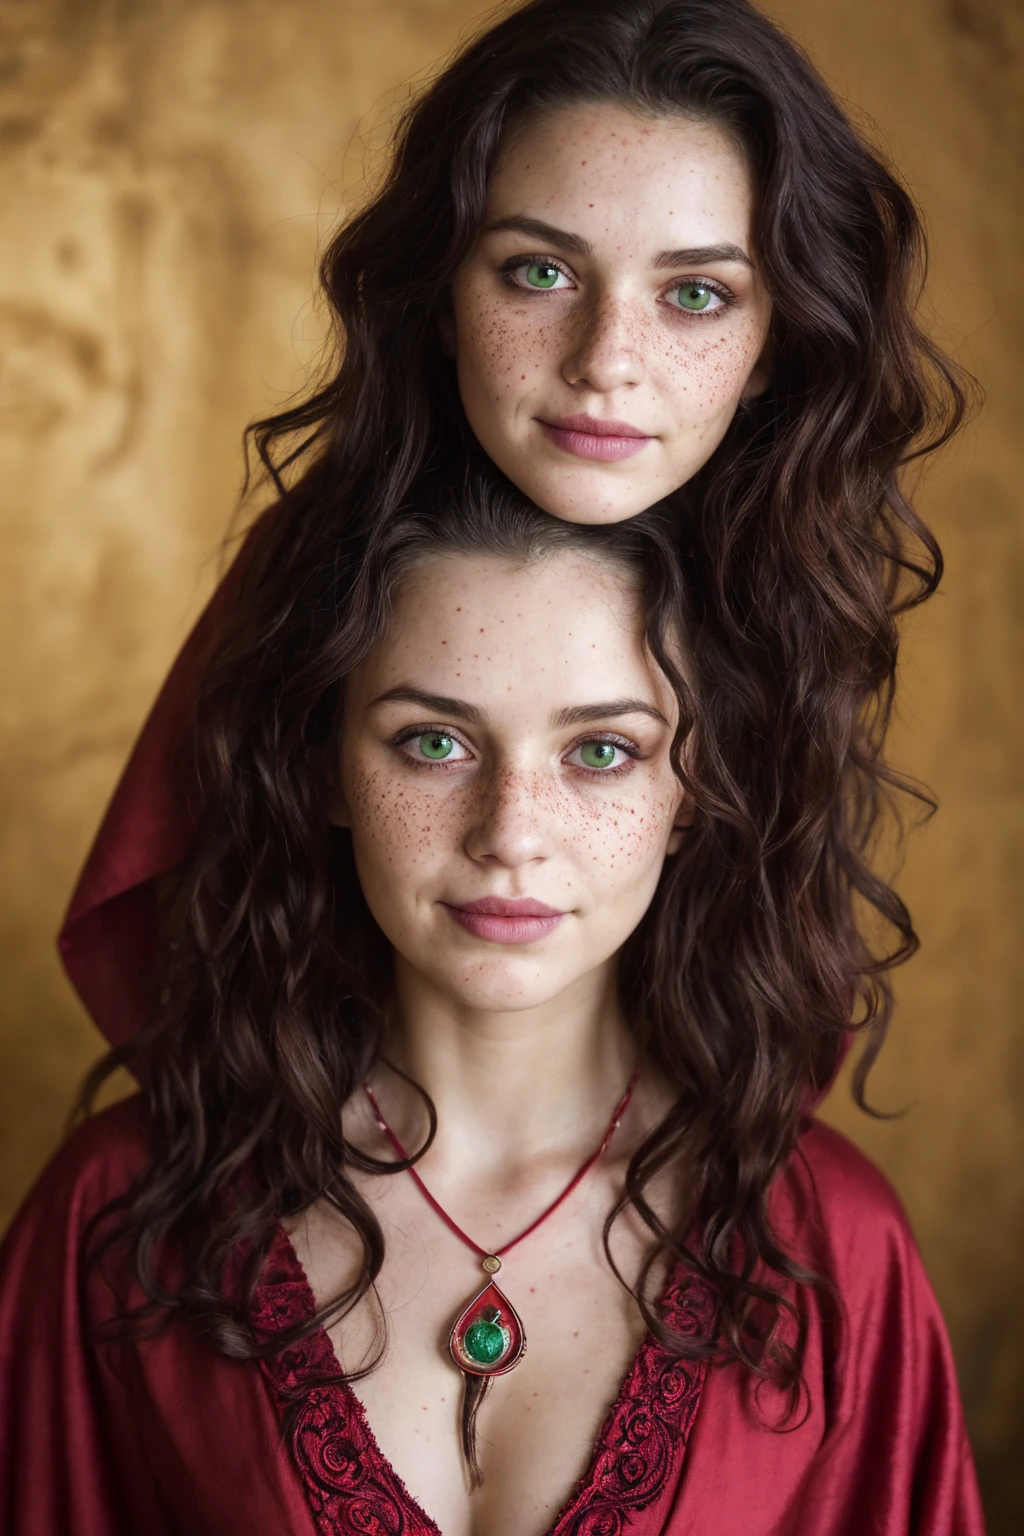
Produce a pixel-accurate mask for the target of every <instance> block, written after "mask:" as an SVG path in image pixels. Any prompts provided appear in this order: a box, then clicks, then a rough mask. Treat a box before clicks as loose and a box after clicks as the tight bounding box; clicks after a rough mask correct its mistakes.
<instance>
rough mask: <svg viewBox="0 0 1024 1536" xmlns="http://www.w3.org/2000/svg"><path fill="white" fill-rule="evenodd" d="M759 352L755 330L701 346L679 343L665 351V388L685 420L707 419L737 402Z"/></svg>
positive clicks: (721, 338) (662, 375)
mask: <svg viewBox="0 0 1024 1536" xmlns="http://www.w3.org/2000/svg"><path fill="white" fill-rule="evenodd" d="M758 353H759V348H758V345H757V336H756V333H754V332H753V331H752V330H749V331H748V330H744V331H742V332H739V333H732V334H730V335H727V336H722V337H720V338H716V339H715V340H713V341H711V342H701V343H700V344H699V345H692V344H690V345H684V344H682V343H679V344H677V345H675V346H672V347H670V348H669V349H668V350H667V351H663V352H662V354H661V367H660V369H659V373H660V376H661V388H662V389H663V391H664V392H666V393H667V394H669V395H671V396H673V397H674V398H675V400H676V401H677V405H678V408H679V414H680V417H681V418H682V419H683V420H691V421H703V420H706V419H707V418H709V417H713V416H715V415H716V414H717V413H718V412H719V411H721V410H722V409H724V408H725V407H727V406H732V405H734V404H735V402H736V400H737V398H738V397H739V396H740V394H741V393H742V391H743V386H744V385H745V384H746V382H747V379H748V378H749V377H750V372H751V370H752V368H753V367H754V364H755V363H756V362H757V358H758Z"/></svg>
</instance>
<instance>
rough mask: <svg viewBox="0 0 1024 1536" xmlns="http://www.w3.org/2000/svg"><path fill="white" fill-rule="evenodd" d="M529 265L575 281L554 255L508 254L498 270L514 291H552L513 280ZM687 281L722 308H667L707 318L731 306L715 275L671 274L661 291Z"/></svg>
mask: <svg viewBox="0 0 1024 1536" xmlns="http://www.w3.org/2000/svg"><path fill="white" fill-rule="evenodd" d="M531 266H539V267H554V268H555V270H556V271H557V272H561V274H562V276H563V277H567V278H568V279H569V281H570V282H574V281H575V278H574V277H573V274H572V273H571V272H570V271H569V270H568V268H567V267H565V266H564V265H563V264H562V262H560V261H559V260H558V259H557V258H556V257H554V256H538V255H532V256H510V257H509V259H508V260H507V261H503V262H502V264H501V266H500V267H499V268H498V271H499V273H500V274H501V276H502V277H503V278H504V279H505V282H506V283H507V284H508V286H509V287H510V288H514V289H515V290H516V292H517V293H532V294H536V295H537V296H538V297H542V296H543V294H544V293H545V292H548V293H551V292H553V291H554V290H553V289H546V290H545V289H543V288H527V287H526V286H525V285H524V284H522V283H517V282H515V281H514V279H513V274H514V273H516V272H518V271H520V270H521V269H522V268H523V267H531ZM687 283H692V284H699V285H700V286H701V287H702V288H710V290H711V292H712V293H713V294H715V295H716V296H717V297H718V298H720V299H721V301H722V305H723V309H711V310H708V311H707V312H706V313H704V314H702V313H700V312H699V311H695V310H685V309H682V308H679V307H678V306H677V305H674V304H672V305H669V308H670V309H678V313H679V314H681V315H685V317H686V318H687V319H688V320H709V319H710V318H711V316H712V315H720V314H722V313H723V310H724V308H727V307H728V308H731V307H732V306H733V305H734V304H735V303H736V295H735V294H734V293H733V291H732V289H731V288H727V287H726V286H725V284H724V283H720V282H719V281H718V280H717V278H713V277H701V276H699V275H698V274H696V273H693V272H690V273H687V274H686V275H685V276H684V277H678V278H673V279H672V281H671V283H669V284H668V286H667V287H666V288H665V289H663V290H662V292H663V294H666V293H671V292H672V291H673V289H675V288H682V287H684V286H685V285H686V284H687Z"/></svg>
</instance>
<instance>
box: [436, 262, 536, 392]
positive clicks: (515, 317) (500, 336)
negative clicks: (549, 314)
mask: <svg viewBox="0 0 1024 1536" xmlns="http://www.w3.org/2000/svg"><path fill="white" fill-rule="evenodd" d="M539 318H540V317H539V316H538V315H537V314H535V313H533V312H531V310H530V309H528V308H526V307H525V306H522V305H518V304H514V303H509V301H508V300H507V299H503V298H501V297H498V296H495V295H493V294H492V295H487V296H485V295H483V294H482V293H480V292H479V291H477V290H476V289H475V288H473V287H472V286H467V288H466V289H465V290H464V291H463V292H461V293H460V294H459V295H458V297H457V300H456V303H455V338H456V339H455V362H456V367H457V369H458V373H459V378H460V380H461V381H462V382H463V385H464V386H465V385H468V384H473V385H475V386H477V387H478V388H479V387H483V388H484V389H485V390H486V392H487V395H488V397H489V398H491V399H493V400H495V401H498V400H502V399H504V398H506V397H509V396H513V397H514V396H516V395H518V394H521V393H522V392H523V390H524V389H528V388H529V386H530V384H531V383H532V382H533V381H534V380H535V379H536V378H537V377H538V376H539V375H540V374H541V373H542V372H544V371H546V370H547V368H548V367H549V366H550V363H551V360H552V357H553V356H554V355H555V354H556V353H557V338H556V335H555V331H556V328H555V327H554V326H551V325H543V324H540V323H538V322H539Z"/></svg>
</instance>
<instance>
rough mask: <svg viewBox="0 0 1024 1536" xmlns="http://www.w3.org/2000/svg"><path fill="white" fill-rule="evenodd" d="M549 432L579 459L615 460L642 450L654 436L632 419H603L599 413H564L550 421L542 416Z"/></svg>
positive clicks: (539, 418)
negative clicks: (594, 414) (631, 420)
mask: <svg viewBox="0 0 1024 1536" xmlns="http://www.w3.org/2000/svg"><path fill="white" fill-rule="evenodd" d="M537 421H538V423H539V424H540V427H541V429H542V431H543V432H544V434H545V436H546V437H547V438H548V439H549V440H550V441H551V442H553V443H554V444H555V445H556V447H558V448H561V449H562V450H563V452H565V453H571V454H572V455H573V457H574V458H577V459H598V460H602V461H604V462H606V463H613V462H615V461H616V460H618V459H631V458H632V457H633V456H634V454H637V453H641V452H642V451H643V449H644V448H645V447H646V446H647V444H648V443H649V442H651V441H652V436H651V434H650V433H649V432H641V431H640V429H639V427H634V426H632V425H631V424H630V423H629V422H628V421H611V420H601V418H599V417H597V416H562V417H560V418H558V419H556V420H553V421H546V420H544V418H543V417H540V416H538V417H537Z"/></svg>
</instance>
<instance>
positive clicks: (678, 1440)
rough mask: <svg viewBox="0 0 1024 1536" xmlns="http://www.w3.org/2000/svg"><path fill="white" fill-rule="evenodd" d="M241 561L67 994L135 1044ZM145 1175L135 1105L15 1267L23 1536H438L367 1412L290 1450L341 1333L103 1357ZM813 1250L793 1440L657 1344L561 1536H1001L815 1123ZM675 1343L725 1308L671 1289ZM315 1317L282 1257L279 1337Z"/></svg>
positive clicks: (88, 897)
mask: <svg viewBox="0 0 1024 1536" xmlns="http://www.w3.org/2000/svg"><path fill="white" fill-rule="evenodd" d="M240 564H241V562H239V563H237V564H236V567H235V569H234V571H233V572H232V573H231V574H230V575H229V576H228V578H227V580H226V581H225V583H224V584H222V587H221V589H220V591H219V592H218V594H217V596H216V597H215V599H214V602H213V604H211V607H210V609H208V610H207V613H206V614H205V615H204V617H203V619H202V620H201V621H200V624H199V626H198V628H197V631H196V632H195V633H194V634H193V637H192V639H191V640H190V642H189V644H188V645H187V646H186V648H185V650H184V651H183V653H182V655H181V657H179V660H178V662H177V663H176V665H175V668H174V670H173V671H172V673H171V675H170V678H169V679H168V682H167V684H166V685H165V687H164V691H163V693H162V694H161V697H160V699H159V700H158V701H157V704H156V706H155V708H154V711H153V713H152V715H151V716H150V719H149V720H148V721H147V723H146V726H145V729H144V731H143V734H142V737H141V738H140V741H139V743H138V745H137V747H136V750H135V752H134V754H133V757H132V759H131V762H130V763H129V765H128V768H127V770H126V773H125V775H124V778H123V779H122V781H121V784H120V785H119V787H118V789H117V792H116V794H115V796H114V800H113V802H112V804H111V807H110V809H109V811H108V813H107V817H106V819H105V821H104V824H103V826H102V828H101V830H100V833H99V836H98V837H97V840H96V843H95V845H94V847H93V850H92V852H91V854H90V856H89V859H88V861H87V864H86V867H85V870H84V871H83V874H82V877H81V880H80V881H79V885H78V888H77V890H76V891H75V894H74V896H73V898H72V902H71V907H70V909H69V912H68V917H67V919H66V922H65V926H64V929H63V932H62V934H61V940H60V943H61V952H62V955H63V957H64V961H65V964H66V966H67V969H68V972H69V975H70V976H71V979H72V981H73V982H74V984H75V986H76V987H77V988H78V990H79V992H80V994H81V995H82V997H83V999H84V1001H85V1003H86V1005H87V1006H88V1007H89V1009H90V1011H91V1012H92V1014H93V1016H94V1017H95V1018H96V1020H97V1022H98V1023H99V1025H100V1027H101V1028H102V1029H103V1030H104V1032H105V1033H106V1034H107V1036H108V1038H110V1039H112V1040H115V1041H117V1040H123V1039H126V1038H128V1037H129V1036H130V1035H131V1034H132V1033H133V1032H134V1031H135V1030H137V1029H138V1028H139V1026H140V1024H141V1022H142V1021H143V1019H144V1018H145V1017H146V1016H147V1014H148V1013H149V1010H150V1008H151V1007H152V1005H153V1001H154V983H153V978H154V974H155V965H154V957H155V942H156V940H155V934H156V901H155V881H156V879H157V878H158V877H159V876H160V875H161V874H163V873H164V872H166V871H167V870H169V869H171V868H173V866H174V865H175V864H176V863H178V862H179V861H180V860H181V859H182V858H183V857H184V855H185V854H186V852H187V851H188V848H189V845H190V842H191V839H192V836H193V828H194V821H193V811H194V808H195V795H194V785H193V783H192V781H191V778H190V771H189V762H190V754H189V753H188V751H187V748H186V750H182V746H183V743H184V742H186V741H187V729H186V727H187V722H188V718H189V711H190V701H191V699H192V697H193V692H194V680H195V675H196V670H197V666H198V663H199V660H200V658H201V655H202V652H203V649H204V647H205V645H206V643H207V641H208V640H209V637H210V635H211V633H212V632H213V631H214V630H215V628H216V624H217V620H218V614H219V613H220V612H223V611H225V610H226V609H227V608H228V607H229V605H230V602H231V600H232V595H233V589H234V586H235V583H236V582H237V572H238V570H239V565H240ZM145 1159H146V1128H145V1124H144V1122H143V1118H142V1112H141V1109H140V1107H139V1101H137V1100H132V1101H129V1102H127V1103H125V1104H122V1105H119V1106H118V1107H117V1108H115V1109H113V1110H111V1111H108V1112H107V1113H105V1114H103V1115H100V1116H99V1117H97V1118H96V1119H94V1120H92V1121H91V1122H89V1123H88V1124H87V1125H85V1126H84V1127H83V1128H82V1129H81V1130H79V1131H78V1132H77V1133H76V1134H75V1135H74V1136H73V1137H72V1138H71V1140H70V1141H69V1142H68V1143H67V1144H66V1145H65V1147H64V1148H63V1149H62V1150H61V1151H60V1152H59V1153H58V1155H57V1157H56V1158H55V1159H54V1160H53V1162H52V1163H51V1164H50V1166H49V1167H48V1168H47V1170H46V1171H45V1172H44V1174H43V1175H42V1178H41V1179H40V1181H39V1183H38V1184H37V1186H36V1188H35V1190H34V1191H33V1192H32V1194H31V1195H30V1196H29V1198H28V1200H27V1201H26V1203H25V1205H24V1206H23V1208H22V1210H21V1212H20V1214H19V1215H18V1217H17V1219H16V1220H15V1223H14V1226H13V1227H12V1229H11V1231H10V1233H9V1234H8V1237H7V1239H6V1240H5V1242H4V1244H3V1247H2V1249H0V1536H172V1533H174V1536H327V1533H331V1536H349V1533H352V1536H355V1533H362V1536H426V1533H428V1532H429V1533H431V1536H437V1533H436V1527H435V1526H434V1525H433V1523H432V1522H431V1521H430V1519H429V1515H428V1514H426V1513H424V1512H423V1511H422V1510H421V1509H419V1508H418V1506H417V1505H416V1504H415V1502H414V1501H413V1500H412V1499H411V1497H410V1496H409V1495H408V1494H407V1493H406V1491H405V1490H404V1488H403V1486H402V1484H401V1482H400V1480H399V1479H398V1477H397V1476H396V1474H395V1473H394V1471H393V1470H392V1469H391V1468H390V1466H389V1465H388V1464H387V1462H386V1461H385V1460H384V1458H383V1457H382V1456H381V1454H380V1452H379V1450H378V1449H377V1446H376V1442H375V1441H374V1438H373V1435H372V1431H371V1429H370V1427H369V1425H368V1424H367V1422H366V1420H365V1417H364V1415H363V1413H362V1410H361V1407H360V1405H359V1403H358V1400H357V1398H356V1397H355V1395H354V1394H353V1392H352V1391H351V1390H350V1389H348V1388H345V1387H335V1386H330V1387H324V1386H318V1387H314V1388H313V1389H312V1390H311V1391H310V1392H309V1394H308V1396H307V1397H306V1399H305V1404H304V1407H303V1409H302V1412H301V1414H300V1416H299V1419H298V1422H297V1426H296V1431H295V1434H294V1436H293V1437H292V1439H291V1441H290V1442H289V1443H288V1444H286V1443H284V1441H283V1439H282V1434H281V1429H280V1422H279V1413H280V1409H281V1405H282V1403H283V1402H284V1401H285V1398H286V1397H287V1396H288V1395H289V1394H290V1393H293V1392H294V1390H295V1389H296V1388H301V1386H302V1384H303V1380H304V1378H308V1377H309V1376H310V1374H311V1373H312V1374H317V1373H320V1374H322V1372H323V1370H324V1368H325V1367H326V1368H330V1367H331V1366H332V1365H333V1353H332V1350H331V1346H330V1343H329V1341H328V1339H327V1337H326V1335H324V1334H323V1333H322V1332H320V1333H318V1334H316V1335H313V1336H312V1337H311V1338H310V1339H309V1340H308V1341H306V1342H305V1343H304V1344H303V1345H302V1346H300V1347H296V1348H293V1349H291V1350H289V1351H287V1352H286V1353H285V1354H283V1355H280V1356H278V1357H276V1358H275V1359H274V1360H273V1361H271V1362H269V1363H268V1364H266V1365H264V1366H262V1367H261V1366H260V1365H257V1364H254V1363H251V1362H250V1363H237V1362H232V1361H229V1360H227V1359H226V1358H225V1357H224V1356H223V1355H220V1354H219V1353H217V1351H216V1350H215V1349H214V1348H213V1347H212V1346H211V1345H209V1344H207V1343H205V1342H204V1341H203V1340H202V1339H201V1338H200V1337H199V1336H198V1334H196V1333H195V1332H194V1331H192V1330H191V1329H190V1328H189V1327H188V1326H187V1325H184V1324H180V1323H177V1324H173V1325H171V1326H169V1327H168V1328H167V1329H166V1330H165V1331H164V1332H163V1333H161V1334H159V1335H158V1336H157V1337H156V1338H154V1339H151V1340H148V1341H143V1342H139V1343H135V1344H130V1345H113V1344H110V1343H104V1342H99V1341H98V1340H97V1339H96V1336H95V1332H96V1325H97V1324H98V1323H100V1322H102V1321H103V1320H104V1318H106V1317H108V1316H109V1315H110V1313H111V1309H112V1299H111V1293H110V1291H109V1290H108V1288H107V1287H106V1285H105V1283H104V1282H103V1280H102V1279H101V1278H100V1276H99V1275H97V1274H96V1273H91V1274H89V1275H87V1276H86V1277H85V1278H84V1279H83V1278H82V1275H81V1270H80V1263H79V1260H80V1248H81V1238H82V1232H83V1228H84V1226H85V1224H86V1222H87V1221H88V1219H89V1217H90V1216H91V1215H92V1214H93V1213H94V1212H95V1211H96V1210H98V1209H99V1208H100V1207H101V1206H102V1205H103V1204H104V1203H105V1202H106V1201H107V1200H109V1199H111V1198H112V1197H114V1196H115V1195H117V1194H119V1193H121V1192H122V1191H123V1190H124V1189H125V1187H126V1186H127V1184H128V1183H129V1182H130V1180H131V1178H132V1176H133V1173H134V1172H135V1171H137V1170H138V1168H139V1167H140V1166H141V1165H142V1164H143V1163H144V1161H145ZM772 1198H773V1219H774V1221H775V1224H776V1227H777V1230H778V1231H779V1233H780V1235H781V1236H782V1237H783V1239H784V1240H788V1243H789V1246H790V1249H791V1251H793V1252H794V1254H795V1255H796V1256H797V1257H800V1258H802V1259H803V1260H804V1261H805V1262H806V1263H808V1264H809V1265H810V1266H811V1267H812V1268H814V1269H815V1270H816V1271H817V1272H819V1273H823V1274H825V1275H827V1276H829V1277H830V1278H831V1279H832V1281H833V1283H834V1286H835V1294H832V1295H830V1294H829V1293H828V1292H827V1291H825V1290H822V1291H818V1292H810V1293H805V1294H804V1305H805V1306H806V1307H807V1309H808V1316H809V1332H808V1342H807V1349H806V1355H805V1365H804V1371H805V1381H806V1403H805V1405H804V1406H805V1410H806V1411H805V1412H804V1413H803V1416H802V1417H801V1418H800V1419H799V1420H798V1422H797V1423H796V1426H795V1427H790V1428H788V1429H786V1430H785V1432H781V1433H780V1432H778V1430H776V1429H775V1428H773V1427H772V1426H773V1424H774V1423H776V1422H777V1421H778V1414H779V1405H778V1403H775V1402H773V1400H772V1394H771V1393H770V1392H766V1391H762V1392H761V1394H760V1395H759V1397H758V1399H757V1400H756V1401H755V1399H754V1396H753V1393H752V1390H751V1386H750V1383H749V1381H748V1380H747V1379H746V1378H745V1376H744V1374H743V1372H742V1371H741V1370H740V1369H739V1368H738V1367H736V1366H734V1365H726V1366H719V1365H716V1366H712V1367H710V1368H708V1369H704V1368H703V1367H694V1366H683V1365H681V1364H680V1363H679V1362H678V1361H675V1360H673V1359H670V1358H669V1357H668V1356H666V1355H665V1354H664V1353H663V1352H662V1351H661V1350H660V1349H659V1347H658V1346H657V1345H656V1344H655V1342H654V1341H653V1340H650V1339H649V1340H648V1341H647V1342H646V1343H645V1344H644V1345H643V1346H642V1348H641V1350H640V1352H639V1354H638V1355H637V1357H636V1360H635V1362H634V1364H633V1367H632V1368H631V1370H630V1372H629V1374H628V1375H627V1377H626V1380H625V1382H624V1383H623V1387H622V1391H621V1393H620V1395H619V1398H618V1400H617V1401H616V1403H615V1404H614V1405H612V1406H611V1407H610V1412H609V1417H608V1420H607V1422H606V1425H605V1428H604V1431H603V1433H602V1435H601V1437H600V1440H599V1442H598V1444H597V1446H596V1447H595V1450H594V1456H593V1459H592V1462H591V1466H590V1468H589V1471H588V1472H587V1474H586V1475H585V1476H584V1478H583V1479H582V1481H581V1483H580V1485H579V1486H578V1488H577V1490H576V1492H575V1493H574V1494H573V1496H572V1498H571V1500H570V1502H569V1503H568V1504H567V1505H566V1507H565V1509H564V1510H563V1511H562V1513H561V1515H560V1516H559V1518H558V1521H557V1523H556V1524H555V1526H554V1527H553V1536H554V1533H557V1536H619V1533H620V1532H622V1533H623V1536H627V1533H629V1536H656V1533H657V1536H789V1533H792V1536H909V1533H914V1536H983V1523H982V1516H981V1512H980V1507H979V1504H978V1496H977V1489H976V1485H975V1480H974V1470H973V1466H972V1462H971V1456H970V1450H969V1447H968V1444H967V1440H966V1436H965V1432H964V1426H963V1418H962V1413H961V1409H960V1402H959V1396H958V1392H957V1386H956V1377H955V1372H954V1368H953V1363H952V1359H951V1356H950V1351H949V1345H948V1341H947V1339H946V1334H945V1330H944V1327H943V1324H942V1319H941V1317H940V1315H939V1312H938V1308H937V1306H936V1303H935V1299H934V1296H933V1294H932V1292H931V1289H930V1287H929V1284H928V1281H927V1279H926V1277H925V1275H924V1272H923V1269H922V1266H921V1261H920V1258H919V1256H918V1253H917V1250H916V1248H915V1246H914V1242H913V1238H912V1236H911V1234H910V1232H909V1230H908V1227H907V1223H906V1219H905V1217H904V1215H903V1212H902V1210H901V1208H900V1206H899V1203H898V1201H897V1199H896V1197H895V1196H894V1194H893V1193H892V1191H891V1189H890V1188H889V1186H888V1185H887V1184H886V1182H885V1180H884V1179H883V1178H882V1177H881V1175H880V1174H879V1173H878V1172H877V1171H876V1170H875V1169H874V1168H873V1167H872V1165H871V1164H870V1163H868V1162H867V1161H866V1160H865V1159H864V1158H863V1157H862V1156H861V1155H860V1154H859V1153H858V1152H857V1151H855V1150H854V1148H853V1147H852V1146H851V1145H850V1144H849V1143H848V1142H846V1141H845V1140H844V1139H843V1138H842V1137H840V1136H838V1135H837V1134H836V1133H835V1132H833V1131H831V1130H828V1129H827V1128H826V1127H824V1126H822V1125H819V1124H814V1123H809V1126H808V1129H807V1130H806V1132H805V1134H804V1136H803V1137H802V1140H801V1143H800V1147H799V1149H798V1152H797V1153H795V1154H794V1156H793V1157H792V1158H791V1160H790V1162H789V1164H788V1166H787V1168H786V1169H785V1170H784V1171H783V1173H782V1174H781V1175H780V1176H779V1178H778V1179H777V1181H776V1184H775V1186H774V1187H773V1195H772ZM665 1303H666V1306H667V1309H668V1314H669V1317H670V1320H671V1321H673V1322H674V1324H675V1325H676V1326H677V1327H678V1328H685V1327H687V1326H697V1325H698V1324H699V1323H700V1322H701V1321H702V1320H703V1318H704V1317H705V1316H706V1312H703V1311H702V1308H706V1306H707V1305H708V1303H707V1300H706V1298H704V1299H703V1300H702V1297H701V1295H700V1293H699V1292H695V1291H694V1290H692V1289H690V1290H686V1289H684V1288H683V1287H681V1286H680V1285H677V1284H673V1283H672V1282H671V1281H670V1284H669V1287H668V1289H667V1292H666V1296H665ZM311 1307H312V1297H311V1294H310V1292H309V1289H308V1286H307V1285H306V1283H305V1278H304V1276H303V1275H302V1271H301V1269H300V1267H299V1265H298V1261H297V1259H296V1258H295V1255H294V1253H293V1252H292V1250H291V1247H290V1245H289V1244H288V1242H287V1240H286V1238H285V1237H284V1235H283V1234H281V1235H280V1236H279V1239H278V1242H277V1243H276V1245H275V1248H274V1251H273V1253H272V1256H271V1263H270V1266H269V1267H268V1271H267V1273H266V1275H265V1277H264V1284H263V1286H262V1288H261V1291H260V1293H259V1298H258V1310H257V1318H256V1321H257V1323H258V1325H259V1326H260V1327H261V1328H262V1329H263V1330H265V1331H266V1332H267V1333H272V1332H273V1331H274V1330H275V1329H279V1328H281V1327H283V1326H285V1325H287V1324H289V1323H291V1322H294V1321H295V1320H297V1319H298V1318H299V1317H301V1316H302V1315H303V1312H304V1310H306V1311H308V1310H309V1309H310V1308H311Z"/></svg>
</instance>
